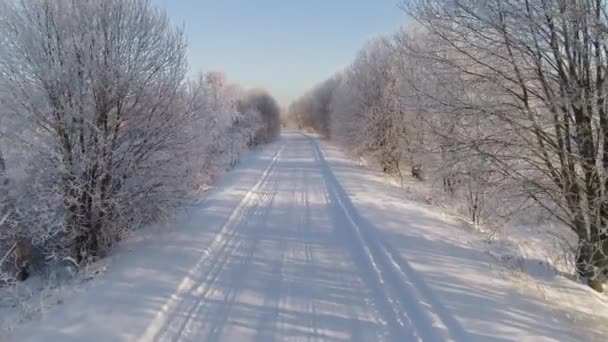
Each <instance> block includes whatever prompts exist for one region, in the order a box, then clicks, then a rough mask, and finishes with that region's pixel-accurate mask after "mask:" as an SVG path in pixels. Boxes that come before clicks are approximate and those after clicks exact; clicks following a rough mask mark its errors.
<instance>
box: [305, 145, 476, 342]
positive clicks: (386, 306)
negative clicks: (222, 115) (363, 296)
mask: <svg viewBox="0 0 608 342" xmlns="http://www.w3.org/2000/svg"><path fill="white" fill-rule="evenodd" d="M309 140H310V143H311V145H312V147H313V150H314V152H315V158H316V159H317V161H318V163H319V166H320V167H321V169H322V173H323V177H324V181H325V184H326V186H327V190H328V196H329V199H330V201H331V202H332V203H334V205H335V207H336V209H338V211H339V214H340V215H341V216H343V217H338V218H336V219H337V220H338V221H343V219H344V218H345V219H346V221H347V222H346V223H348V224H347V226H348V227H345V228H346V229H349V230H351V232H350V233H354V240H355V241H353V242H354V244H352V246H355V247H356V249H355V248H352V247H351V249H352V252H353V253H354V256H355V257H356V258H358V259H360V261H361V263H360V264H359V265H360V266H364V267H366V269H365V270H364V271H365V272H366V273H367V275H368V277H367V278H368V279H367V280H368V282H369V283H370V286H371V287H372V290H373V291H374V293H375V296H376V298H375V300H376V301H377V304H378V305H379V309H380V311H381V312H382V315H383V316H384V319H385V320H386V324H387V325H388V327H389V329H390V333H391V337H392V338H393V339H394V340H396V341H404V340H408V341H410V340H418V341H444V340H448V339H449V337H451V338H452V339H453V340H456V341H468V340H469V338H468V334H467V333H466V331H464V329H463V328H462V326H461V325H460V323H459V322H458V321H457V320H456V319H455V318H454V317H452V316H451V315H450V313H449V312H448V311H447V309H446V308H445V307H443V305H442V304H441V303H440V302H439V301H438V300H437V299H435V296H434V295H433V294H432V291H431V289H430V288H429V287H428V286H427V285H426V283H425V282H424V280H423V279H422V278H421V277H420V276H419V275H418V274H417V273H416V272H415V270H414V269H413V268H411V266H409V264H408V263H407V262H406V261H404V260H402V259H401V257H400V256H399V255H398V253H397V252H395V251H394V250H393V249H392V248H391V247H390V245H389V244H388V243H386V242H385V241H384V240H383V239H382V238H381V236H380V235H379V232H378V231H377V230H376V228H375V227H373V226H372V225H371V223H369V222H368V221H367V220H365V219H364V218H362V217H361V216H360V215H359V214H358V213H357V211H356V208H355V207H354V205H353V204H352V202H351V201H350V198H349V196H348V195H347V194H346V192H345V191H344V189H343V188H342V187H341V185H340V183H339V182H338V180H337V179H336V178H335V176H334V174H333V171H332V170H331V167H330V165H329V163H328V162H327V161H326V160H325V158H324V156H323V153H322V152H321V149H320V147H319V146H318V144H317V142H316V141H315V140H314V139H312V138H310V137H309ZM338 223H341V222H338ZM370 276H371V277H372V278H373V279H369V278H370ZM421 302H422V304H421ZM446 333H447V334H446ZM446 335H447V336H446Z"/></svg>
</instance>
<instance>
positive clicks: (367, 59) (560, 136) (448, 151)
mask: <svg viewBox="0 0 608 342" xmlns="http://www.w3.org/2000/svg"><path fill="white" fill-rule="evenodd" d="M402 9H403V10H404V11H406V12H407V13H408V14H409V16H410V17H411V18H412V19H413V20H412V22H413V23H412V24H411V25H409V26H408V27H407V28H404V29H402V30H401V31H399V32H398V33H396V34H394V35H393V36H391V37H384V38H379V39H376V40H374V41H372V42H370V43H369V44H368V45H367V46H366V47H364V48H363V50H362V51H361V52H360V53H359V54H358V56H357V57H356V60H355V61H354V62H353V64H352V65H351V66H350V67H348V68H346V70H344V71H343V72H340V73H338V74H337V75H335V76H333V77H331V78H330V79H329V80H327V81H325V82H323V83H322V84H320V85H318V86H317V87H315V88H314V89H313V90H311V91H310V92H308V93H307V94H305V95H304V96H303V97H302V98H300V99H299V100H297V101H295V102H294V103H293V104H292V105H291V107H290V112H291V114H292V116H293V117H296V118H297V120H298V121H299V122H300V124H302V125H305V126H309V127H312V128H313V129H315V130H317V131H318V132H320V133H322V134H325V135H326V136H328V137H330V138H332V139H333V140H335V141H337V142H340V143H342V144H343V145H344V146H346V147H348V148H349V149H350V150H351V151H353V152H355V153H357V154H360V155H366V156H372V157H373V158H374V160H376V161H377V162H378V163H379V164H380V165H381V166H382V168H383V169H384V170H385V171H386V172H388V173H397V174H400V173H401V170H402V166H403V165H404V164H407V165H410V166H415V168H416V169H417V170H418V172H415V173H417V174H418V176H420V177H422V176H421V172H420V171H421V170H422V171H423V172H424V174H425V178H426V179H428V180H431V181H433V182H434V183H438V184H441V188H442V189H443V190H444V192H445V193H446V194H449V195H450V196H452V195H455V196H460V197H461V198H464V199H466V202H467V205H468V214H469V215H470V218H471V220H472V221H474V222H476V223H483V221H484V220H486V221H487V220H489V218H491V217H492V216H496V215H498V214H500V215H507V214H508V213H507V212H506V211H505V210H504V208H505V207H507V208H513V207H521V206H526V205H528V204H527V203H530V202H533V203H534V205H535V206H538V207H542V208H544V209H545V210H546V211H547V212H548V213H549V214H550V215H551V217H552V218H553V219H557V220H559V221H561V222H562V223H564V224H566V225H567V226H568V227H570V229H571V230H572V232H574V233H575V234H576V236H577V237H578V246H577V247H576V251H575V254H576V257H575V259H576V260H575V265H576V266H575V269H576V272H577V274H578V275H579V276H580V277H582V278H583V279H586V280H588V281H589V284H590V285H591V286H593V287H594V288H596V289H598V290H599V289H601V283H603V282H604V280H605V274H606V272H607V271H608V231H607V229H608V228H607V225H608V193H607V191H608V107H607V106H608V104H607V98H606V96H607V90H608V83H607V80H606V76H607V73H608V61H607V58H608V39H607V34H608V20H607V17H606V13H607V12H606V9H607V8H606V1H604V0H486V1H476V0H408V1H405V2H403V3H402ZM497 194H500V195H501V196H496V195H497ZM516 201H519V204H518V205H512V204H513V203H514V202H516ZM501 210H502V212H501ZM511 212H512V211H511Z"/></svg>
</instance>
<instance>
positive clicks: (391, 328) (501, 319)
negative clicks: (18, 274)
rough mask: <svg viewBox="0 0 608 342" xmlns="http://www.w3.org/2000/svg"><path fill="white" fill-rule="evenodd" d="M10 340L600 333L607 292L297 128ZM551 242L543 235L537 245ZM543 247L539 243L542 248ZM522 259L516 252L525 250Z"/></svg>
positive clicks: (580, 336)
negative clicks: (417, 196)
mask: <svg viewBox="0 0 608 342" xmlns="http://www.w3.org/2000/svg"><path fill="white" fill-rule="evenodd" d="M173 226H174V227H172V229H170V230H169V231H168V232H164V233H163V232H162V231H163V230H162V229H161V230H158V231H156V232H153V230H152V229H150V230H149V231H146V232H143V233H145V234H142V237H141V238H140V239H131V240H130V241H128V242H126V243H124V244H123V245H122V246H121V247H120V248H119V249H117V251H116V253H115V254H114V255H112V256H111V257H110V258H109V259H107V260H105V261H104V264H103V266H100V267H101V268H100V269H101V270H102V271H101V272H99V273H100V274H99V275H98V276H97V277H96V278H94V279H93V280H90V281H88V282H86V283H85V284H86V286H84V287H82V288H81V289H80V290H79V291H72V292H70V296H64V297H65V298H62V299H61V300H59V301H58V302H59V304H55V305H54V306H53V307H51V308H50V309H49V310H48V312H47V313H46V315H45V316H46V317H45V318H44V319H43V320H42V321H31V322H29V323H25V324H21V325H19V327H18V328H17V329H16V330H15V331H14V334H13V336H12V340H14V341H89V342H94V341H250V340H251V341H270V340H279V341H282V340H323V341H353V340H355V341H416V340H422V341H449V340H453V341H526V340H527V341H594V340H596V341H603V340H605V339H606V336H608V335H606V334H607V333H608V329H607V328H606V326H605V324H603V323H605V322H606V319H608V309H607V307H608V306H607V305H606V300H605V297H604V296H603V295H598V294H596V293H594V292H593V291H591V290H590V289H587V288H586V287H585V286H582V285H580V284H577V283H575V282H573V281H571V280H569V279H567V278H565V277H563V276H560V275H558V274H557V273H556V272H537V271H530V272H528V270H538V268H539V267H534V264H535V263H536V264H538V265H541V266H542V267H543V268H546V265H545V263H544V261H545V260H536V259H535V258H534V257H532V256H530V257H528V258H527V259H522V260H523V261H521V262H511V260H506V259H508V257H509V256H510V255H511V254H512V253H513V248H509V246H511V245H517V241H516V240H517V239H516V236H512V237H511V239H512V240H510V241H497V242H494V243H492V244H489V243H487V239H486V237H485V235H483V234H480V233H479V232H476V231H475V230H473V229H470V228H469V227H468V225H467V224H466V222H464V221H462V220H461V219H458V218H457V217H454V216H450V215H448V214H446V213H443V212H442V211H441V210H439V209H437V208H433V207H431V206H428V205H426V204H421V203H419V202H416V201H413V200H410V199H407V196H406V194H405V193H404V192H403V190H402V189H400V188H399V187H396V186H393V185H391V184H388V183H387V182H386V181H385V178H384V176H383V175H382V174H380V173H378V172H374V171H370V170H368V169H364V168H362V167H360V166H358V165H357V164H356V163H354V162H352V161H351V160H350V159H349V158H348V157H346V156H345V155H344V154H343V153H342V152H341V151H339V150H338V149H337V148H335V147H334V146H332V145H331V144H329V143H326V142H323V141H319V140H318V139H316V138H314V137H312V136H309V135H304V134H301V133H298V132H286V133H283V135H282V136H281V139H279V140H278V141H277V142H275V143H273V144H270V145H267V146H266V147H265V148H264V149H263V150H261V151H258V152H255V153H253V154H252V155H250V156H249V157H248V158H246V159H245V160H243V162H242V163H241V164H240V165H239V166H238V167H237V168H236V169H235V170H233V171H231V172H230V173H228V174H227V175H226V176H225V177H223V178H222V179H221V180H220V181H219V183H217V184H216V186H215V187H214V188H213V189H212V190H211V191H210V192H209V194H207V195H206V196H205V198H203V199H201V200H200V201H199V202H197V203H195V204H193V205H192V206H191V207H189V208H186V209H185V210H184V212H183V213H181V214H180V215H179V217H178V218H177V219H176V221H175V223H174V224H173ZM541 245H542V244H541ZM535 246H536V245H535ZM514 257H517V256H514Z"/></svg>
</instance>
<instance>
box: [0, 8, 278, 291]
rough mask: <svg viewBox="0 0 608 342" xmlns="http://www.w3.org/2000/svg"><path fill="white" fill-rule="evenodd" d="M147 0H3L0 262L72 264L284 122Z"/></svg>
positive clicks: (267, 101) (22, 274)
mask: <svg viewBox="0 0 608 342" xmlns="http://www.w3.org/2000/svg"><path fill="white" fill-rule="evenodd" d="M186 72H187V60H186V39H185V36H184V33H183V32H182V30H181V29H180V28H178V27H176V26H174V25H173V24H171V22H170V20H169V19H168V17H167V15H166V13H165V11H164V10H162V9H159V8H157V7H155V6H153V5H152V4H151V3H150V1H148V0H104V1H92V0H86V1H68V0H16V1H13V0H0V258H2V259H0V270H2V271H3V272H0V273H2V274H3V275H4V279H3V280H2V281H3V282H4V283H6V282H10V281H13V280H14V279H15V278H21V279H24V278H26V277H27V274H28V273H29V272H31V270H32V268H35V266H36V265H35V264H36V263H37V264H39V265H43V264H44V263H56V262H68V263H70V264H73V265H75V266H77V267H80V266H82V265H85V264H87V263H89V262H91V261H94V260H96V259H97V258H99V257H102V256H103V255H104V254H105V253H106V252H107V251H108V250H109V249H110V248H111V247H112V246H113V245H114V244H115V243H116V242H117V241H118V240H120V239H121V238H122V237H124V236H125V234H126V233H128V232H129V231H132V230H134V229H137V228H139V227H141V226H142V225H145V224H147V223H150V222H153V221H155V220H158V219H161V218H162V217H165V216H167V215H169V214H170V213H171V211H172V209H173V208H175V207H176V206H177V205H179V204H180V203H182V201H183V200H185V199H188V198H189V196H190V195H192V194H195V193H196V192H197V191H200V190H201V189H203V188H204V186H205V185H207V184H209V182H210V181H211V180H212V177H213V176H214V175H217V174H218V173H219V172H221V171H222V170H225V169H227V168H229V167H230V166H231V165H233V164H234V163H235V162H236V160H238V158H239V155H240V154H241V153H242V152H243V151H246V150H248V149H251V148H254V147H255V146H256V145H259V144H263V143H266V142H269V141H270V140H272V139H273V138H274V137H275V136H276V135H277V134H278V132H279V127H280V123H279V108H278V106H277V104H276V103H275V100H274V99H273V98H272V97H271V96H270V95H269V94H267V93H266V92H264V91H261V90H255V91H247V90H244V89H243V88H241V87H239V86H237V85H234V84H231V83H229V82H228V81H227V79H226V77H225V76H224V75H223V74H222V73H218V72H210V73H205V74H201V75H200V76H199V77H198V78H197V79H195V80H189V79H187V78H186Z"/></svg>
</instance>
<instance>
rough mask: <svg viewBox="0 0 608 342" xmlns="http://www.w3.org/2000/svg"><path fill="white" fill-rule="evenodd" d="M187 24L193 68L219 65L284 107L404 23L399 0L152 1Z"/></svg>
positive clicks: (176, 20) (205, 69)
mask: <svg viewBox="0 0 608 342" xmlns="http://www.w3.org/2000/svg"><path fill="white" fill-rule="evenodd" d="M153 2H154V3H156V4H158V5H160V6H161V7H163V8H165V9H166V10H167V12H168V13H169V15H170V16H171V18H172V19H173V21H174V22H175V23H176V24H180V25H181V24H183V25H185V28H186V32H187V34H188V40H189V43H190V45H189V63H190V69H191V72H197V71H207V70H223V71H225V72H226V73H227V75H228V77H229V79H231V80H233V81H235V82H238V83H240V84H242V85H244V86H246V87H258V86H259V87H264V88H266V89H268V90H269V91H270V92H271V93H272V94H273V95H274V96H275V97H276V98H277V100H279V102H281V104H283V105H287V104H289V102H290V101H291V100H293V99H294V98H295V97H297V96H299V95H301V94H302V93H303V92H304V91H306V90H307V89H309V88H310V87H311V86H313V85H314V84H315V83H317V82H319V81H322V80H323V79H325V78H327V77H328V76H330V75H332V74H333V73H334V72H336V71H338V70H340V69H342V68H343V67H345V66H346V65H348V64H349V63H350V62H351V61H352V60H353V58H354V56H355V53H356V52H357V50H358V49H359V48H361V47H362V46H363V44H364V43H365V42H366V41H367V40H368V39H370V38H372V37H375V36H377V35H379V34H387V33H392V32H394V31H396V30H397V29H398V28H399V26H401V25H402V24H403V23H404V21H405V14H404V13H403V12H402V11H401V10H400V9H399V8H398V4H399V2H400V1H399V0H153Z"/></svg>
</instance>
